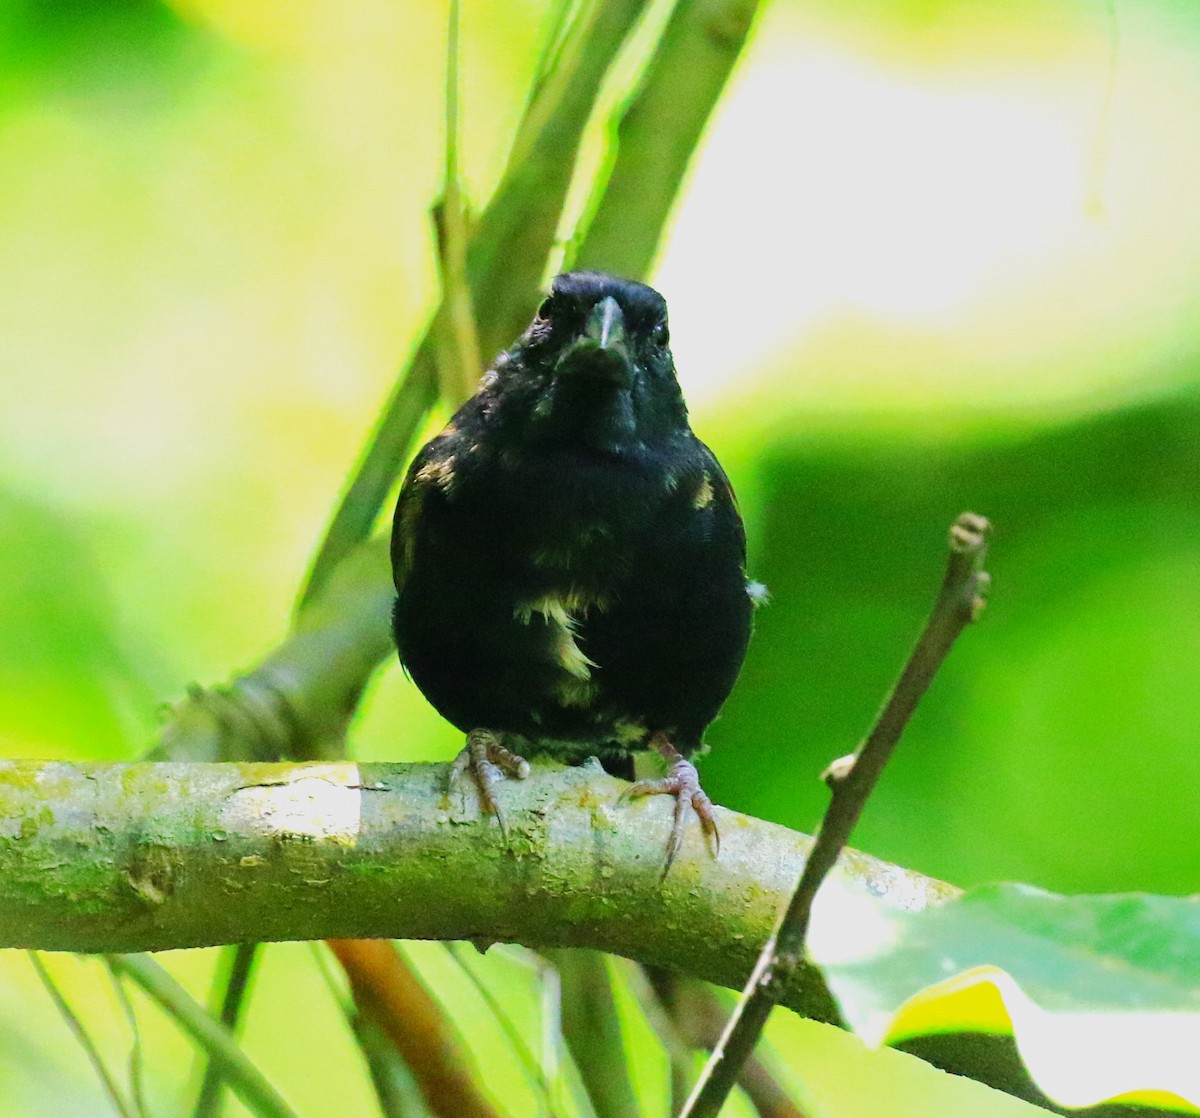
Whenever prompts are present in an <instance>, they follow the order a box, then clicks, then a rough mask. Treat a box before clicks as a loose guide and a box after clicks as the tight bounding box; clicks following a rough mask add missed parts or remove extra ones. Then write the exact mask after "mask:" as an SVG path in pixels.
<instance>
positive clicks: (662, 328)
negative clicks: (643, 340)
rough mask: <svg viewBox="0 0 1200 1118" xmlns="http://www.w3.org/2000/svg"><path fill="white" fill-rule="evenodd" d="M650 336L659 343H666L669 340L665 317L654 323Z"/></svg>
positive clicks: (669, 334) (669, 335)
mask: <svg viewBox="0 0 1200 1118" xmlns="http://www.w3.org/2000/svg"><path fill="white" fill-rule="evenodd" d="M651 336H652V337H653V338H654V340H655V341H656V342H657V343H658V344H659V345H666V344H667V343H668V342H669V341H670V340H671V331H670V330H668V329H667V323H666V319H664V320H663V321H662V322H658V323H655V325H654V329H653V330H652V331H651Z"/></svg>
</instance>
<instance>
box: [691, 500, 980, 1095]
mask: <svg viewBox="0 0 1200 1118" xmlns="http://www.w3.org/2000/svg"><path fill="white" fill-rule="evenodd" d="M989 529H990V525H989V524H988V522H987V520H985V519H984V518H983V517H981V516H976V515H975V514H974V513H969V512H968V513H963V514H962V515H961V516H959V518H958V519H957V520H956V521H955V522H954V524H953V525H952V526H951V528H950V555H949V558H948V560H947V563H946V575H945V578H944V579H943V580H942V588H941V591H940V592H939V594H938V597H937V601H936V602H935V603H934V606H933V612H932V613H931V614H930V615H929V620H928V621H927V622H926V623H925V630H924V632H922V634H921V637H920V639H919V640H918V641H917V645H916V648H914V649H913V652H912V655H911V656H910V657H909V660H908V663H907V664H906V665H905V666H904V671H903V672H901V674H900V679H899V681H898V682H897V684H896V686H895V689H894V690H893V691H892V693H891V695H890V696H889V697H888V700H887V702H886V703H885V704H884V707H883V710H882V712H881V713H880V715H879V717H878V719H877V720H876V722H875V725H874V727H873V728H872V730H871V732H870V733H869V734H868V735H867V738H866V740H865V741H864V742H863V743H862V745H861V746H859V748H858V750H857V751H856V752H855V753H854V754H853V755H852V756H850V757H844V758H841V759H840V760H838V761H835V762H834V763H833V764H832V765H831V766H830V767H829V769H827V770H826V773H825V779H826V781H827V782H828V783H829V785H830V787H831V789H832V793H833V795H832V799H831V800H830V803H829V807H828V809H827V810H826V812H825V818H824V819H823V820H822V821H821V829H820V830H819V831H818V832H817V837H816V842H815V843H814V845H813V848H812V851H811V852H810V853H809V856H808V859H807V861H806V862H805V864H804V870H803V872H802V873H801V875H800V881H799V884H797V886H796V890H795V892H794V893H793V894H792V899H791V901H790V902H789V904H788V906H787V909H786V910H785V912H784V913H783V915H782V917H781V918H780V920H779V923H778V924H777V925H776V928H775V932H774V934H773V935H772V936H771V938H770V939H769V940H768V941H767V943H766V946H764V948H763V950H762V953H761V954H760V955H759V958H758V963H757V964H756V965H755V967H754V970H753V972H752V973H751V975H750V980H749V982H747V983H746V987H745V989H744V990H743V991H742V996H741V999H740V1000H739V1002H738V1005H737V1007H736V1009H735V1010H734V1012H733V1015H732V1016H731V1017H730V1019H729V1023H728V1024H727V1025H726V1027H725V1032H724V1034H723V1035H722V1036H721V1039H720V1041H719V1042H718V1044H717V1046H716V1047H715V1048H714V1049H713V1053H712V1058H711V1059H710V1060H709V1062H708V1065H707V1066H706V1067H705V1069H704V1072H703V1074H702V1075H701V1077H700V1080H699V1082H698V1083H697V1084H696V1087H695V1089H694V1090H693V1091H692V1095H691V1098H689V1099H688V1101H687V1104H686V1105H685V1106H684V1108H683V1112H682V1114H681V1116H680V1118H715V1116H716V1115H717V1114H718V1113H719V1112H720V1110H721V1107H722V1106H723V1105H724V1103H725V1100H726V1099H727V1098H728V1096H729V1092H730V1090H731V1089H732V1088H733V1085H734V1083H736V1082H737V1077H738V1072H739V1071H740V1070H741V1067H742V1065H743V1064H744V1063H745V1062H746V1060H747V1059H748V1058H749V1056H750V1053H751V1052H753V1050H754V1046H755V1044H756V1043H757V1042H758V1038H759V1036H760V1035H761V1034H762V1030H763V1026H764V1025H766V1023H767V1018H768V1017H769V1016H770V1013H771V1010H772V1009H773V1008H774V1007H775V1003H776V1002H778V1001H779V999H780V997H781V995H782V992H783V990H784V988H785V986H786V983H787V980H788V978H789V977H790V976H791V975H792V973H793V972H794V971H795V970H796V969H797V968H798V967H799V966H800V965H801V962H802V961H803V958H804V941H805V938H806V936H807V934H808V926H809V919H810V917H811V914H812V904H813V900H814V899H815V897H816V895H817V890H818V889H819V888H820V887H821V883H822V882H823V881H824V880H825V877H826V875H827V874H828V873H829V871H830V870H831V869H833V866H834V864H835V863H836V861H837V859H838V855H839V854H841V852H842V848H843V847H844V846H845V845H846V842H847V840H848V839H849V837H850V832H851V831H852V830H853V829H854V825H855V823H857V822H858V817H859V816H860V815H861V814H862V809H863V807H864V806H865V805H866V802H867V799H868V797H869V796H870V795H871V792H872V791H873V790H874V788H875V785H876V783H877V782H878V780H879V777H880V774H881V773H882V772H883V769H884V766H885V765H886V764H887V762H888V760H889V759H890V757H891V755H892V752H893V751H894V749H895V747H896V743H897V742H898V741H899V740H900V735H901V734H902V733H903V731H904V727H905V726H906V725H907V723H908V720H909V718H910V717H911V716H912V713H913V711H914V710H915V709H916V706H917V703H918V702H919V701H920V699H921V696H922V695H924V694H925V692H926V690H927V689H928V687H929V684H930V682H932V680H933V677H934V675H935V674H936V673H937V670H938V668H939V667H940V666H941V663H942V661H943V660H944V659H945V658H946V655H947V653H948V652H949V651H950V649H951V647H952V646H953V644H954V642H955V640H956V639H957V637H958V635H959V634H960V633H961V632H962V631H963V629H964V628H966V626H967V625H969V624H970V623H971V622H972V621H974V620H975V619H976V618H977V617H978V616H979V613H980V611H981V610H982V609H983V604H984V595H985V594H986V591H987V588H988V584H989V582H990V577H989V576H988V574H987V573H986V572H985V571H984V570H983V560H984V556H985V555H986V552H987V536H988V531H989Z"/></svg>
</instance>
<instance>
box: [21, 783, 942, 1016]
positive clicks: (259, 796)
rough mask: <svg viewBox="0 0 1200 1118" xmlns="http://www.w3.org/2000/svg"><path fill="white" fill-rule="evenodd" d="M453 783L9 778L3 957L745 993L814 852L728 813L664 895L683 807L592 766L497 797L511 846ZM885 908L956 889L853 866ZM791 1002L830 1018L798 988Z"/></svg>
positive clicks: (819, 992)
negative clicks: (426, 969)
mask: <svg viewBox="0 0 1200 1118" xmlns="http://www.w3.org/2000/svg"><path fill="white" fill-rule="evenodd" d="M446 776H447V770H446V767H445V766H443V765H428V764H426V765H382V764H352V763H348V762H337V763H315V764H303V765H280V764H255V763H249V764H223V765H208V764H172V763H162V764H134V765H99V764H95V765H68V764H61V763H35V762H28V761H10V762H5V763H3V764H0V947H32V948H42V949H47V950H63V951H87V952H100V951H103V952H128V951H156V950H164V949H167V948H180V947H201V946H209V945H213V944H222V943H238V942H244V941H247V940H282V939H355V938H370V937H376V936H389V937H395V938H404V939H442V940H454V939H472V940H475V941H476V942H480V943H488V942H492V941H499V940H503V941H508V942H516V943H523V944H527V945H529V946H533V947H549V946H563V947H571V946H578V947H598V948H602V949H604V950H606V951H613V952H616V953H618V954H621V955H627V956H629V957H631V958H634V959H639V960H642V961H644V962H651V963H659V964H662V965H665V966H669V967H673V968H676V969H684V970H686V971H687V972H689V973H690V974H693V975H695V976H697V977H701V978H707V979H710V980H712V981H714V982H718V983H721V984H723V985H726V986H735V987H736V986H739V985H740V984H741V983H742V981H743V980H744V979H745V977H746V975H747V974H749V972H750V969H751V967H752V966H753V964H754V960H755V958H756V957H757V954H758V950H759V948H760V947H761V946H762V944H763V942H764V941H765V940H766V938H767V936H768V935H769V934H770V932H771V930H772V928H773V926H774V923H775V919H776V915H777V913H778V911H779V908H780V906H781V904H782V903H783V902H784V900H785V899H786V897H787V896H788V894H789V893H790V890H791V887H792V883H793V882H794V881H795V879H796V875H797V874H798V872H799V870H800V867H801V864H802V863H803V860H804V858H805V856H806V855H807V853H808V850H809V848H810V846H811V840H810V839H808V838H807V837H806V836H803V835H799V834H796V833H795V832H792V831H789V830H787V829H785V828H783V827H779V826H776V825H774V824H770V823H764V822H762V821H760V820H756V819H751V818H748V817H746V816H742V815H738V814H736V813H734V812H728V811H720V816H721V819H720V823H721V833H722V835H723V836H725V841H724V842H723V843H722V846H721V856H720V858H719V859H713V858H712V856H711V855H710V854H709V853H708V851H707V849H706V848H705V847H704V844H703V843H702V842H701V837H700V834H699V829H698V828H697V829H695V830H694V831H690V832H689V834H688V839H687V841H686V842H685V844H684V848H683V851H682V852H681V854H680V858H679V861H678V862H677V863H676V865H675V867H674V868H673V869H672V871H671V873H670V875H669V876H668V878H667V880H666V881H665V882H663V881H661V880H660V876H659V873H660V868H661V861H662V843H663V837H664V835H665V834H666V832H667V831H668V830H669V828H670V805H669V804H665V803H661V802H658V801H657V800H653V801H652V800H647V801H643V802H641V803H636V804H627V805H618V803H617V797H618V796H619V794H620V792H621V790H622V788H623V787H624V785H623V784H622V783H621V782H620V781H617V780H614V779H612V778H611V777H609V776H607V775H605V774H604V773H603V772H601V771H600V770H599V768H598V767H593V766H583V767H581V768H562V767H559V766H557V765H551V764H550V763H548V762H547V763H539V764H537V765H536V766H535V769H534V773H533V775H532V776H531V777H530V779H528V780H525V781H510V782H508V783H507V784H506V785H505V786H504V788H503V789H502V796H503V800H504V807H505V810H506V814H507V817H508V820H509V841H510V845H509V846H508V847H506V846H505V845H504V843H503V841H502V839H501V837H500V833H499V829H498V828H497V826H496V824H495V821H494V820H492V819H487V818H483V817H481V816H480V814H479V809H478V805H477V800H476V797H475V796H474V795H473V794H471V792H470V790H469V789H467V790H466V791H465V792H455V793H454V794H453V795H448V794H447V793H446V791H445V788H446ZM845 865H846V868H847V870H848V871H849V872H850V873H851V875H852V876H853V877H855V878H856V879H857V880H858V881H860V882H861V883H862V885H863V887H864V888H865V889H869V890H870V891H871V892H872V893H873V894H875V895H877V896H878V897H879V898H880V900H881V903H885V904H887V903H890V904H896V905H904V906H905V907H923V906H924V905H926V904H928V903H931V902H934V901H936V900H937V899H938V898H940V897H943V896H946V895H948V894H949V893H950V892H952V890H950V887H949V886H944V885H940V884H939V883H937V882H934V881H932V880H930V879H928V878H924V877H921V876H920V875H917V874H909V873H906V872H904V871H900V870H897V869H896V868H895V867H893V866H889V865H887V864H886V863H883V862H879V861H877V860H875V859H872V858H868V857H866V856H864V855H860V854H852V855H849V856H848V857H847V859H846V861H845ZM783 1000H784V1002H785V1004H788V1005H791V1006H792V1007H793V1008H795V1009H797V1010H798V1011H800V1012H802V1013H804V1014H806V1015H808V1016H813V1017H818V1018H825V1019H828V1018H829V1017H830V1016H831V1014H832V1005H831V1003H830V1001H829V998H828V995H827V993H826V991H825V988H824V985H823V984H822V983H821V982H820V980H819V979H818V978H817V977H816V975H815V972H813V971H812V970H811V969H809V968H803V969H802V970H801V971H800V972H799V973H798V974H797V976H796V979H795V980H794V981H793V982H792V983H791V985H790V987H789V988H788V990H787V991H786V996H785V997H784V999H783Z"/></svg>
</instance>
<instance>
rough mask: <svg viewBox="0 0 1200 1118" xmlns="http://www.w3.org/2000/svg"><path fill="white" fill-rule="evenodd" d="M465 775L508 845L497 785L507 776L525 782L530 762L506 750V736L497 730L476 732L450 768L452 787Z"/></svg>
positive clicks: (472, 733) (470, 734)
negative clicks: (497, 795) (497, 797)
mask: <svg viewBox="0 0 1200 1118" xmlns="http://www.w3.org/2000/svg"><path fill="white" fill-rule="evenodd" d="M464 773H469V774H470V776H471V782H472V783H473V784H474V785H475V788H476V790H477V791H478V792H479V803H480V806H481V807H482V808H483V810H484V811H485V812H486V813H487V814H488V815H494V816H495V817H496V822H497V823H499V824H500V833H501V834H502V835H503V836H504V841H505V842H507V841H508V827H507V826H506V825H505V822H504V813H503V812H502V811H501V810H500V804H499V802H498V801H497V800H496V793H495V786H496V785H497V784H498V783H500V781H502V780H504V779H505V777H506V776H511V777H514V778H515V779H517V780H524V779H525V778H526V777H527V776H528V775H529V762H528V761H526V760H525V758H524V757H522V756H520V754H517V753H514V752H513V751H512V750H511V749H508V748H506V747H505V745H504V740H503V735H501V734H498V733H496V732H495V731H494V730H472V731H471V732H470V733H468V734H467V744H466V746H465V747H464V748H463V750H462V752H460V753H459V755H458V756H457V757H455V758H454V763H453V764H452V765H451V766H450V784H451V786H453V785H454V784H455V782H457V781H458V779H459V778H460V777H462V775H463V774H464Z"/></svg>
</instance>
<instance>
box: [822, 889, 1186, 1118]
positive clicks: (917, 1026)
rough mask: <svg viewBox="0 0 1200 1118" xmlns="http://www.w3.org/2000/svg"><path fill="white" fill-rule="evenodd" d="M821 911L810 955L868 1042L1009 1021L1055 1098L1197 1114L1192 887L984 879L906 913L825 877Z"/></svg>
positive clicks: (999, 1027)
mask: <svg viewBox="0 0 1200 1118" xmlns="http://www.w3.org/2000/svg"><path fill="white" fill-rule="evenodd" d="M818 908H819V912H818V920H817V922H816V923H815V924H814V928H813V936H812V941H811V944H810V949H811V952H812V955H813V958H814V960H815V961H816V962H817V963H818V964H819V965H820V966H821V968H822V970H823V971H824V973H825V976H826V979H827V980H828V982H829V985H830V989H831V990H832V992H833V994H834V996H835V997H836V999H837V1001H838V1004H839V1006H840V1008H841V1011H842V1014H843V1016H844V1017H845V1018H846V1021H847V1023H848V1024H850V1026H851V1027H852V1028H853V1029H854V1030H855V1031H856V1032H857V1033H859V1034H860V1035H861V1036H863V1037H864V1038H865V1039H866V1040H868V1041H869V1042H871V1043H875V1044H879V1043H883V1042H885V1041H886V1042H890V1043H896V1042H899V1041H901V1040H905V1039H908V1038H911V1037H913V1036H916V1035H928V1034H931V1033H947V1032H957V1031H964V1032H966V1031H970V1032H992V1033H1002V1032H1006V1031H1008V1030H1009V1029H1011V1031H1012V1033H1013V1035H1014V1037H1015V1039H1016V1042H1017V1046H1018V1049H1019V1051H1020V1053H1021V1056H1022V1059H1023V1060H1024V1061H1025V1064H1026V1066H1027V1067H1028V1069H1029V1071H1030V1074H1031V1075H1032V1077H1033V1079H1034V1080H1035V1082H1036V1083H1037V1084H1038V1086H1039V1087H1040V1088H1041V1089H1042V1090H1043V1091H1044V1092H1045V1093H1046V1094H1047V1095H1048V1096H1049V1097H1050V1098H1051V1099H1053V1100H1055V1101H1056V1102H1058V1103H1060V1104H1062V1105H1064V1106H1088V1105H1092V1104H1094V1103H1097V1102H1100V1101H1102V1100H1106V1099H1115V1098H1118V1097H1120V1098H1122V1099H1128V1100H1129V1101H1137V1102H1140V1103H1144V1104H1148V1105H1155V1106H1159V1107H1164V1106H1173V1107H1175V1108H1176V1109H1180V1110H1186V1111H1187V1112H1189V1113H1200V1061H1197V1059H1196V1053H1197V1052H1200V898H1186V897H1162V896H1150V895H1146V894H1124V895H1112V896H1079V897H1063V896H1057V895H1055V894H1052V893H1046V892H1043V891H1041V890H1039V889H1035V888H1033V887H1031V886H1028V885H992V886H985V887H982V888H979V889H974V890H972V891H970V892H968V893H966V894H963V895H962V896H961V897H959V898H957V899H954V900H951V901H948V902H947V903H946V904H944V905H940V906H937V907H934V908H929V909H926V910H925V911H923V912H903V911H895V910H890V909H889V910H886V911H885V910H884V909H882V908H881V907H879V906H874V905H870V906H869V905H867V903H866V902H865V901H857V900H856V899H855V898H853V897H847V896H846V895H845V894H844V893H843V892H842V891H841V890H840V889H839V888H838V886H837V885H836V884H835V885H834V890H833V895H831V896H829V897H827V898H825V900H824V904H823V906H822V904H821V903H820V902H819V905H818Z"/></svg>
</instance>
